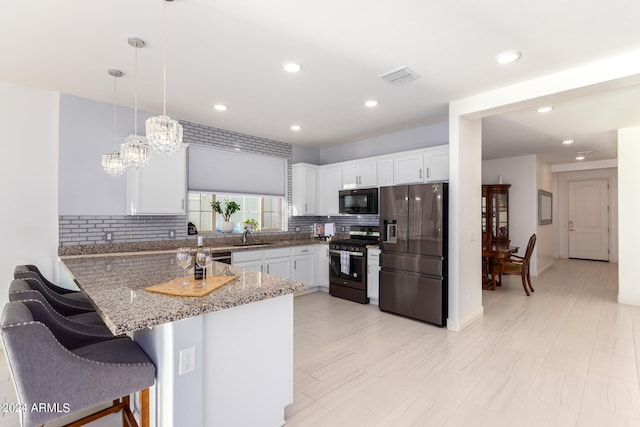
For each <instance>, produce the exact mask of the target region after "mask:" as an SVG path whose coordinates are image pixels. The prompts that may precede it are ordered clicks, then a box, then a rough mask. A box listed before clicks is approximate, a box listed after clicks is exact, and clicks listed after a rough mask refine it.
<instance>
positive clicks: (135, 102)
mask: <svg viewBox="0 0 640 427" xmlns="http://www.w3.org/2000/svg"><path fill="white" fill-rule="evenodd" d="M134 52H135V53H134V56H133V58H134V60H133V64H134V65H133V74H134V77H133V85H134V89H133V134H134V135H138V47H137V46H134Z"/></svg>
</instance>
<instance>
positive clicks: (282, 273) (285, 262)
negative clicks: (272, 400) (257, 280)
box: [263, 248, 291, 279]
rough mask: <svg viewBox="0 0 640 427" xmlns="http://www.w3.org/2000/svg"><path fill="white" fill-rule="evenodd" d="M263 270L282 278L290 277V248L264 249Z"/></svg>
mask: <svg viewBox="0 0 640 427" xmlns="http://www.w3.org/2000/svg"><path fill="white" fill-rule="evenodd" d="M263 271H264V272H265V273H267V274H271V275H273V276H278V277H282V278H283V279H290V278H291V248H278V249H265V250H264V270H263Z"/></svg>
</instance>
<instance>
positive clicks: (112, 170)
mask: <svg viewBox="0 0 640 427" xmlns="http://www.w3.org/2000/svg"><path fill="white" fill-rule="evenodd" d="M109 75H110V76H112V77H113V151H112V152H111V153H108V154H103V155H102V169H104V171H105V172H106V173H107V175H109V176H120V175H122V174H123V173H124V170H125V165H124V161H122V157H120V153H118V152H117V151H116V129H117V126H118V106H117V104H116V81H117V79H118V78H120V77H122V76H123V75H124V73H123V72H122V71H120V70H115V69H113V68H111V69H109Z"/></svg>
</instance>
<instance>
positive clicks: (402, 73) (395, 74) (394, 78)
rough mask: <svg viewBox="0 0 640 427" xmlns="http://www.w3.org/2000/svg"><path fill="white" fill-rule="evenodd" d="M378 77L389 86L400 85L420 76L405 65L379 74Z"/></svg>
mask: <svg viewBox="0 0 640 427" xmlns="http://www.w3.org/2000/svg"><path fill="white" fill-rule="evenodd" d="M378 77H380V78H381V79H382V80H384V81H385V82H387V83H389V84H390V85H391V86H400V85H403V84H406V83H410V82H412V81H414V80H415V79H419V78H420V76H419V75H418V74H416V73H415V72H414V71H413V70H412V69H410V68H409V67H407V66H404V67H400V68H397V69H395V70H391V71H389V72H388V73H384V74H381V75H379V76H378Z"/></svg>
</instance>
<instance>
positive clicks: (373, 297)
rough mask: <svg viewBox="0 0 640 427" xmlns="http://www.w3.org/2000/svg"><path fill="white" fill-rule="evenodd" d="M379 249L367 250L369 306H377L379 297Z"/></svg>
mask: <svg viewBox="0 0 640 427" xmlns="http://www.w3.org/2000/svg"><path fill="white" fill-rule="evenodd" d="M379 290H380V249H368V250H367V297H368V298H369V303H370V304H375V305H378V298H379V295H380V292H379Z"/></svg>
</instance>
